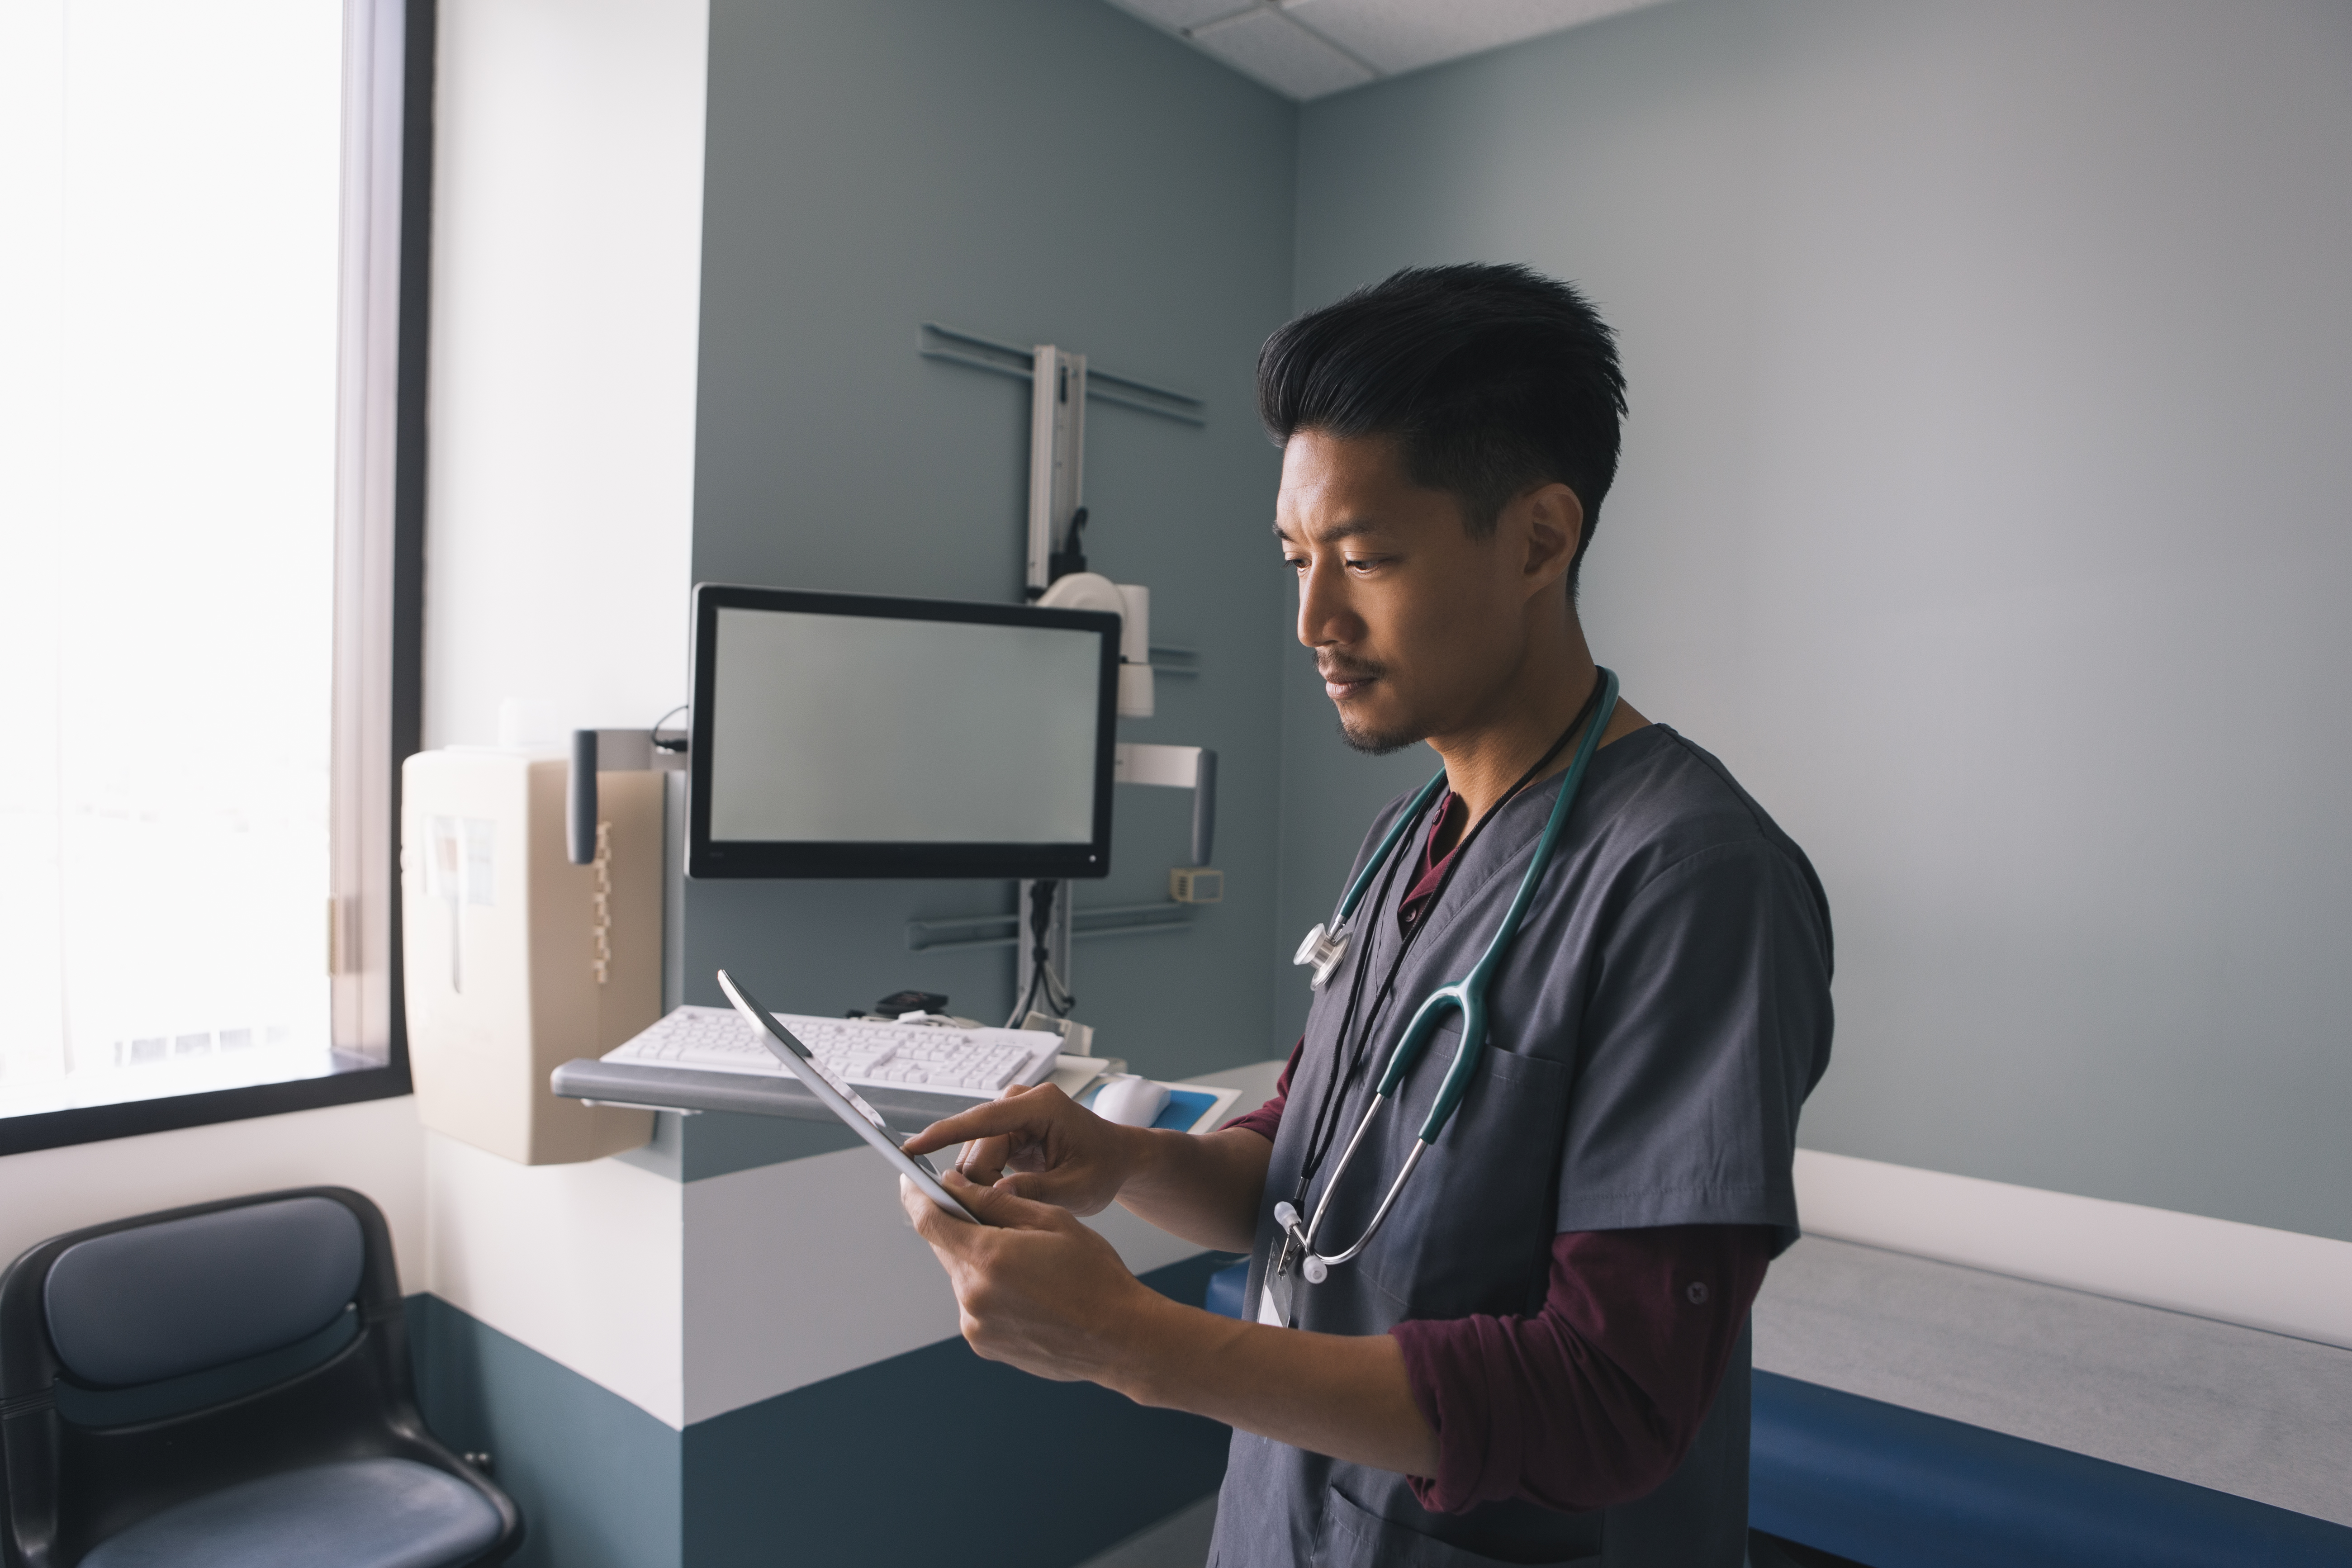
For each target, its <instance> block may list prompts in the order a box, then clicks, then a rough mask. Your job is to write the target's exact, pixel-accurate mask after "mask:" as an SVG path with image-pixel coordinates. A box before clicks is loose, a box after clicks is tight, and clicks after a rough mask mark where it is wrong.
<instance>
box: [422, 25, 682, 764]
mask: <svg viewBox="0 0 2352 1568" xmlns="http://www.w3.org/2000/svg"><path fill="white" fill-rule="evenodd" d="M440 26H441V40H440V55H439V70H440V82H439V102H438V109H437V116H438V118H437V122H436V137H435V144H436V150H435V158H436V165H435V169H434V246H433V248H434V267H433V333H432V345H433V347H432V383H431V387H432V390H431V417H430V426H431V447H430V451H429V457H428V461H429V463H430V476H429V485H428V492H427V493H428V505H427V514H426V516H427V521H426V533H425V744H426V745H428V746H441V745H448V744H451V743H453V742H457V743H486V742H490V741H492V740H494V739H495V738H496V737H497V733H498V723H499V702H500V700H502V699H505V698H509V697H517V698H522V699H525V700H530V701H534V702H536V703H538V704H540V705H541V707H542V708H543V710H544V712H545V714H546V716H547V719H548V720H549V721H550V722H551V723H552V724H553V725H554V726H556V727H557V728H559V729H568V728H572V727H573V726H583V727H585V726H610V727H614V728H618V727H622V726H632V725H646V724H650V723H652V722H653V721H654V720H655V719H656V717H657V716H658V715H659V714H660V713H661V712H662V710H665V709H667V708H668V707H670V706H671V705H672V704H673V703H677V702H680V701H683V700H685V698H686V678H687V647H688V621H687V591H688V586H689V584H688V555H689V551H690V547H691V535H692V521H693V489H694V418H695V398H694V384H695V356H696V346H695V345H696V332H697V330H698V297H699V292H700V267H701V253H702V149H703V102H704V78H705V68H706V64H707V61H706V58H705V56H706V46H707V39H708V37H709V6H708V5H707V4H705V3H704V0H456V3H454V4H448V5H443V6H442V8H441V21H440Z"/></svg>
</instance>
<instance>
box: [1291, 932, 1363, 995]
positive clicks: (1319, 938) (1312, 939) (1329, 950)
mask: <svg viewBox="0 0 2352 1568" xmlns="http://www.w3.org/2000/svg"><path fill="white" fill-rule="evenodd" d="M1351 934H1352V933H1351V932H1350V931H1349V930H1348V922H1347V921H1340V922H1339V924H1337V925H1335V926H1332V927H1330V928H1328V929H1326V928H1325V927H1324V926H1323V925H1321V924H1320V923H1319V922H1318V924H1317V925H1316V927H1315V929H1314V930H1313V931H1308V932H1307V940H1306V941H1305V942H1300V943H1299V944H1298V952H1297V955H1296V956H1294V957H1293V958H1292V959H1291V961H1290V962H1291V963H1297V964H1312V965H1313V966H1314V969H1315V973H1314V976H1313V978H1312V979H1311V980H1310V981H1309V982H1308V984H1311V985H1313V986H1314V987H1315V989H1316V990H1318V991H1320V990H1322V989H1323V983H1324V982H1325V981H1327V980H1328V979H1330V978H1331V974H1332V972H1333V971H1334V970H1336V969H1338V968H1339V962H1340V960H1342V959H1344V958H1346V957H1347V956H1348V940H1349V936H1350V935H1351Z"/></svg>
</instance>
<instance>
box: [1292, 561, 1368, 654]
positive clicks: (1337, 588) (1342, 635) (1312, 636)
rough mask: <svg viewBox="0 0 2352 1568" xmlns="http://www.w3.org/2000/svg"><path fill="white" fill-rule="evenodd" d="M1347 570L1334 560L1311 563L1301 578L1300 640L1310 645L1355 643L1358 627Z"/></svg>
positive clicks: (1299, 603) (1300, 575) (1299, 607)
mask: <svg viewBox="0 0 2352 1568" xmlns="http://www.w3.org/2000/svg"><path fill="white" fill-rule="evenodd" d="M1347 587H1348V584H1347V579H1346V577H1345V575H1344V569H1343V568H1342V567H1340V565H1339V563H1336V562H1334V563H1329V564H1326V563H1322V562H1314V563H1309V565H1308V566H1307V570H1306V571H1305V572H1303V573H1301V574H1299V577H1298V640H1299V642H1300V643H1301V644H1303V645H1304V646H1306V647H1322V646H1323V645H1324V644H1325V643H1334V642H1352V641H1354V640H1355V636H1356V632H1357V630H1358V629H1359V628H1358V627H1357V626H1356V624H1355V616H1354V613H1353V612H1352V611H1351V610H1350V609H1349V605H1348V594H1347Z"/></svg>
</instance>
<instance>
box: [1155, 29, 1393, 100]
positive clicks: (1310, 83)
mask: <svg viewBox="0 0 2352 1568" xmlns="http://www.w3.org/2000/svg"><path fill="white" fill-rule="evenodd" d="M1191 37H1192V42H1193V43H1195V44H1197V45H1199V46H1200V47H1202V48H1203V49H1206V50H1207V51H1208V52H1209V53H1210V54H1212V55H1214V56H1215V57H1216V58H1219V59H1221V60H1223V61H1224V62H1225V63H1226V64H1227V65H1229V66H1232V67H1233V68H1234V69H1235V70H1238V71H1240V72H1242V73H1243V74H1244V75H1246V76H1251V77H1255V79H1258V80H1259V81H1262V82H1264V83H1265V85H1266V86H1268V87H1270V88H1272V89H1274V90H1275V91H1276V92H1279V93H1285V94H1287V95H1288V96H1289V97H1292V98H1302V99H1303V98H1320V97H1322V96H1323V95H1324V94H1325V93H1330V92H1338V91H1339V90H1341V89H1345V88H1350V87H1360V86H1362V85H1363V84H1364V83H1365V82H1368V81H1370V80H1371V79H1372V77H1373V73H1372V72H1371V71H1370V69H1368V68H1366V67H1365V66H1364V65H1363V64H1362V63H1361V62H1360V61H1357V60H1354V59H1350V58H1349V57H1348V56H1347V55H1346V54H1345V53H1343V52H1342V51H1340V50H1339V49H1336V48H1334V47H1331V46H1330V45H1329V44H1328V43H1325V42H1324V41H1323V40H1322V39H1321V38H1318V37H1316V36H1315V35H1314V34H1312V33H1310V32H1308V31H1307V29H1306V28H1304V27H1301V26H1298V25H1297V23H1295V22H1293V21H1291V20H1290V19H1289V18H1288V17H1286V16H1283V15H1282V14H1281V13H1280V12H1278V11H1273V10H1267V9H1263V8H1261V9H1257V10H1251V11H1244V12H1243V13H1242V14H1241V15H1239V16H1232V17H1228V18H1227V19H1225V20H1223V21H1221V22H1211V23H1209V24H1207V25H1205V26H1197V27H1194V28H1192V33H1191Z"/></svg>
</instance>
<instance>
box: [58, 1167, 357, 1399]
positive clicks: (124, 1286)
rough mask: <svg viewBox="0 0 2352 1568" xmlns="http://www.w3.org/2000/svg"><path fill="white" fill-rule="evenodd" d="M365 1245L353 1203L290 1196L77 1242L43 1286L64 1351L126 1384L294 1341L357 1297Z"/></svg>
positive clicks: (82, 1375) (76, 1362) (90, 1370)
mask: <svg viewBox="0 0 2352 1568" xmlns="http://www.w3.org/2000/svg"><path fill="white" fill-rule="evenodd" d="M365 1258H366V1247H365V1244H364V1243H363V1241H362V1238H361V1236H360V1226H359V1221H358V1220H357V1219H356V1218H354V1217H353V1216H352V1211H351V1210H350V1209H348V1208H345V1207H344V1206H343V1205H341V1204H339V1203H335V1202H332V1201H331V1200H330V1199H327V1198H319V1197H299V1198H286V1199H283V1200H281V1201H279V1202H277V1203H264V1204H248V1205H244V1206H242V1207H238V1208H230V1209H222V1210H219V1211H217V1212H215V1213H213V1214H201V1215H191V1216H190V1217H188V1218H186V1219H177V1220H168V1221H165V1222H164V1223H163V1224H161V1225H148V1226H139V1227H138V1228H136V1229H133V1230H119V1231H115V1232H113V1233H112V1234H110V1235H107V1236H98V1237H91V1238H90V1239H89V1240H88V1241H83V1242H78V1243H76V1244H75V1245H74V1246H72V1247H68V1248H67V1249H66V1250H65V1251H64V1252H63V1253H61V1254H60V1255H58V1259H57V1261H56V1262H55V1263H54V1264H52V1265H51V1266H50V1268H49V1277H48V1281H47V1285H46V1287H45V1292H46V1298H47V1300H46V1305H47V1311H48V1322H49V1336H50V1339H51V1341H52V1342H53V1343H54V1344H55V1345H56V1347H57V1352H58V1361H59V1362H61V1363H64V1365H65V1368H66V1370H67V1371H68V1372H69V1373H72V1374H73V1375H74V1376H75V1377H76V1378H78V1379H79V1380H80V1381H82V1382H84V1383H89V1384H97V1385H98V1386H100V1387H101V1388H121V1387H125V1386H128V1385H130V1384H142V1383H154V1382H158V1381H160V1380H162V1379H164V1378H168V1377H177V1376H180V1375H181V1374H182V1373H191V1372H201V1371H203V1370H205V1368H207V1367H214V1366H219V1365H222V1364H223V1363H227V1362H233V1361H241V1360H243V1359H245V1358H246V1357H247V1356H255V1355H260V1354H262V1353H263V1352H268V1351H274V1350H278V1349H279V1348H281V1347H283V1346H286V1345H290V1344H292V1343H294V1342H297V1341H298V1340H302V1339H306V1338H308V1337H309V1336H310V1335H311V1334H314V1333H316V1332H318V1331H320V1329H323V1328H324V1327H326V1326H327V1324H328V1323H330V1322H331V1321H333V1320H334V1318H335V1316H336V1314H337V1313H339V1312H341V1310H343V1308H344V1306H345V1304H346V1303H348V1302H349V1301H350V1300H352V1297H353V1296H355V1295H356V1294H358V1292H359V1288H360V1270H361V1267H362V1264H363V1263H364V1262H365Z"/></svg>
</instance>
